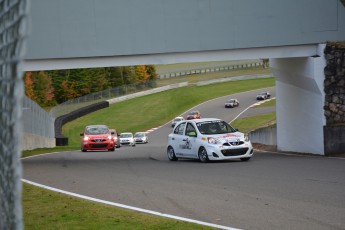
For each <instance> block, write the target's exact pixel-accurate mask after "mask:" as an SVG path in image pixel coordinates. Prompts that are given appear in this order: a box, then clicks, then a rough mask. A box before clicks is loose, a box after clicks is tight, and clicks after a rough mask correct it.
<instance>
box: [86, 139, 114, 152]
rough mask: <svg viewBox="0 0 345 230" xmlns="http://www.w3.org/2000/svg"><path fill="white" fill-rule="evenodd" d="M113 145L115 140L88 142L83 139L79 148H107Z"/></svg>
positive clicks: (111, 147)
mask: <svg viewBox="0 0 345 230" xmlns="http://www.w3.org/2000/svg"><path fill="white" fill-rule="evenodd" d="M114 147H115V142H113V141H106V142H90V141H83V142H82V146H81V148H82V149H84V150H105V149H106V150H109V149H113V148H114Z"/></svg>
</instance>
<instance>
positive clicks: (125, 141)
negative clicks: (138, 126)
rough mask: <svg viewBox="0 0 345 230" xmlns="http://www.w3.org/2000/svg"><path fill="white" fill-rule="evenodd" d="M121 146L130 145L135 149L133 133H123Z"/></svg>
mask: <svg viewBox="0 0 345 230" xmlns="http://www.w3.org/2000/svg"><path fill="white" fill-rule="evenodd" d="M120 145H121V146H124V145H129V146H132V147H135V140H134V137H133V133H130V132H126V133H121V134H120Z"/></svg>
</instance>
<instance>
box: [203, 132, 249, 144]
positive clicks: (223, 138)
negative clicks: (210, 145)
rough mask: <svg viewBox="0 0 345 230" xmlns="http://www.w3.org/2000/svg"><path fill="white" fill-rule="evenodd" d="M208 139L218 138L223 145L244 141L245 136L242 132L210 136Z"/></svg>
mask: <svg viewBox="0 0 345 230" xmlns="http://www.w3.org/2000/svg"><path fill="white" fill-rule="evenodd" d="M208 137H213V138H217V139H218V140H219V141H220V142H221V143H227V142H229V141H230V142H233V141H244V134H243V133H240V132H236V133H224V134H217V135H208Z"/></svg>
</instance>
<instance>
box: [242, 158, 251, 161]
mask: <svg viewBox="0 0 345 230" xmlns="http://www.w3.org/2000/svg"><path fill="white" fill-rule="evenodd" d="M249 160H250V157H243V158H241V161H249Z"/></svg>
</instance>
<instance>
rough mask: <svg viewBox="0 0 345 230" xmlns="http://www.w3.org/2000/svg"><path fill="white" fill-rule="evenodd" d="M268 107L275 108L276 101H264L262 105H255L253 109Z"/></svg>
mask: <svg viewBox="0 0 345 230" xmlns="http://www.w3.org/2000/svg"><path fill="white" fill-rule="evenodd" d="M269 106H276V99H272V100H269V101H265V102H264V103H262V104H260V105H257V106H255V107H254V108H261V107H269Z"/></svg>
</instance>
